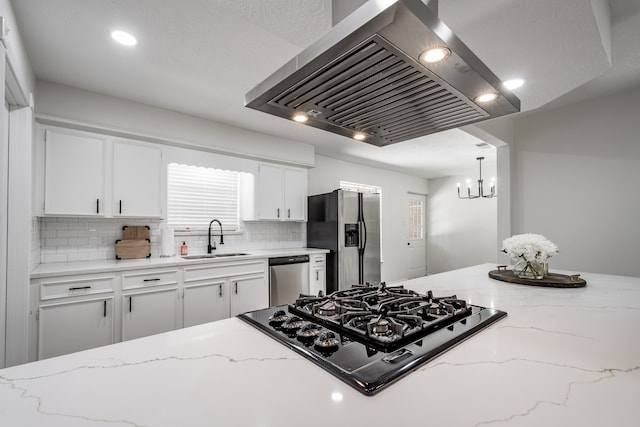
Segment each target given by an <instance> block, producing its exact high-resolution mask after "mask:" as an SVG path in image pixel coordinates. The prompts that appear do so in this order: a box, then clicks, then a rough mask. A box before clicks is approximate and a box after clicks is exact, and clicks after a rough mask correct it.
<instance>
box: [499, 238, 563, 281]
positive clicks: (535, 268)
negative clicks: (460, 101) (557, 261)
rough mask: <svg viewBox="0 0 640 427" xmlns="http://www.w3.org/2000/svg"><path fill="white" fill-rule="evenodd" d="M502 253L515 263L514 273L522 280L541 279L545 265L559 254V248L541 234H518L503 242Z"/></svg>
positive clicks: (544, 272)
mask: <svg viewBox="0 0 640 427" xmlns="http://www.w3.org/2000/svg"><path fill="white" fill-rule="evenodd" d="M502 252H504V253H506V254H507V255H508V256H509V258H511V260H512V261H513V262H514V263H515V265H514V267H513V271H514V273H515V274H516V275H518V276H519V277H522V278H529V279H541V278H543V277H544V275H545V274H546V271H545V268H543V265H544V263H546V262H547V260H548V259H549V258H551V257H552V256H554V255H556V254H557V253H558V247H557V246H556V245H555V244H554V243H553V242H551V241H550V240H548V239H547V238H546V237H544V236H541V235H540V234H531V233H527V234H517V235H515V236H512V237H509V238H508V239H505V240H504V241H503V242H502Z"/></svg>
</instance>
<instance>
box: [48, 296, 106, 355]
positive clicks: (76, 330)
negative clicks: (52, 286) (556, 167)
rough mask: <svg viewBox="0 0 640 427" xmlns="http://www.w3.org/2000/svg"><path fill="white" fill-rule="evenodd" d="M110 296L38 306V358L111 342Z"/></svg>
mask: <svg viewBox="0 0 640 427" xmlns="http://www.w3.org/2000/svg"><path fill="white" fill-rule="evenodd" d="M113 308H114V307H113V298H111V297H110V298H103V299H95V300H87V301H74V302H65V303H61V304H51V305H43V306H40V308H39V312H40V313H39V323H38V360H40V359H46V358H48V357H54V356H59V355H62V354H68V353H73V352H76V351H81V350H87V349H89V348H94V347H100V346H103V345H109V344H113Z"/></svg>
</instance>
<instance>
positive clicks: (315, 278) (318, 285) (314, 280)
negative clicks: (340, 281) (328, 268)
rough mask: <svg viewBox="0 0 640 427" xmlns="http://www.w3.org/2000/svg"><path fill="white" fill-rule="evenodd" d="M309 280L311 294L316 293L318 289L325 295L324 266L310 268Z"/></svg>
mask: <svg viewBox="0 0 640 427" xmlns="http://www.w3.org/2000/svg"><path fill="white" fill-rule="evenodd" d="M310 279H311V280H310V281H309V293H310V294H311V295H318V293H319V292H320V291H322V294H323V295H326V293H327V289H326V282H325V271H324V267H322V268H314V269H312V270H311V277H310Z"/></svg>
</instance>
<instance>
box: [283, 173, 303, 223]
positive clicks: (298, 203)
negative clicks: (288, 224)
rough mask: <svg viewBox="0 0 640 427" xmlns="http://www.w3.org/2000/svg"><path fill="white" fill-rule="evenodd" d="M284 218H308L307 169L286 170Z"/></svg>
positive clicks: (295, 219)
mask: <svg viewBox="0 0 640 427" xmlns="http://www.w3.org/2000/svg"><path fill="white" fill-rule="evenodd" d="M283 215H284V219H285V220H291V221H306V220H307V171H306V170H303V169H285V170H284V213H283Z"/></svg>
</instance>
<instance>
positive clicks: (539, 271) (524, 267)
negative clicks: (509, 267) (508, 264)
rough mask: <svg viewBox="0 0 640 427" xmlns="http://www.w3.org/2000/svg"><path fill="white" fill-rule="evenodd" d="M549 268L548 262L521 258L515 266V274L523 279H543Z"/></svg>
mask: <svg viewBox="0 0 640 427" xmlns="http://www.w3.org/2000/svg"><path fill="white" fill-rule="evenodd" d="M547 268H548V267H547V263H546V262H531V261H527V260H524V259H520V260H518V261H516V263H515V264H514V266H513V274H515V275H516V276H517V277H519V278H521V279H542V278H544V276H546V275H547Z"/></svg>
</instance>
